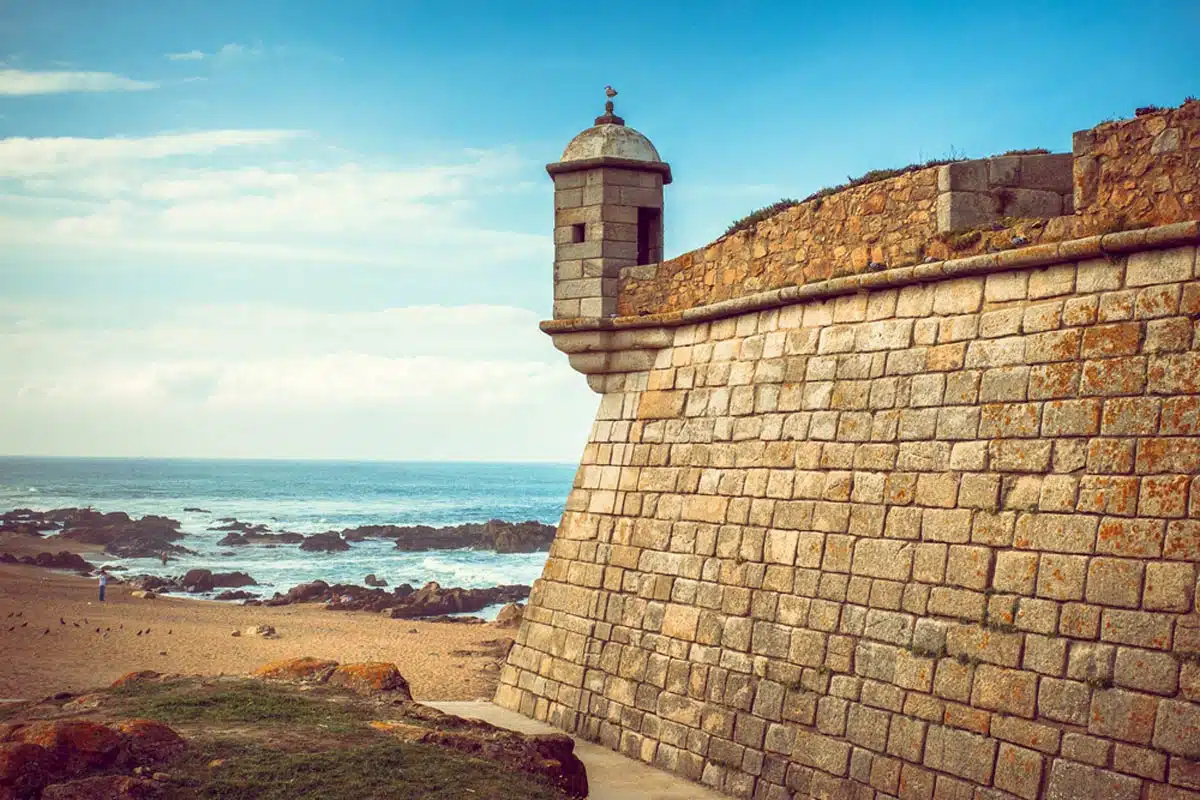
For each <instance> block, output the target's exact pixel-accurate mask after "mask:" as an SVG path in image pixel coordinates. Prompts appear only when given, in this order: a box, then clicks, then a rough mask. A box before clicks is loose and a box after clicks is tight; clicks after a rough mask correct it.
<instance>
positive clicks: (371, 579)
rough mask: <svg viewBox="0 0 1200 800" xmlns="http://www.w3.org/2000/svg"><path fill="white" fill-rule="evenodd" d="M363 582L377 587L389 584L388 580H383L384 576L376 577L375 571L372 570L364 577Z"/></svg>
mask: <svg viewBox="0 0 1200 800" xmlns="http://www.w3.org/2000/svg"><path fill="white" fill-rule="evenodd" d="M363 583H365V584H366V585H367V586H372V587H375V588H382V587H384V586H387V585H388V582H387V581H385V580H383V579H382V578H377V577H375V573H374V572H372V573H371V574H370V575H368V576H367V577H365V578H363Z"/></svg>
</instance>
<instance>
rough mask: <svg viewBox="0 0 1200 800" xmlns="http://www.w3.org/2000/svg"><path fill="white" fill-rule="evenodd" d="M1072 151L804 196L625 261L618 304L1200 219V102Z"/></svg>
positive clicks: (708, 296) (1111, 128) (659, 303)
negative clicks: (676, 246)
mask: <svg viewBox="0 0 1200 800" xmlns="http://www.w3.org/2000/svg"><path fill="white" fill-rule="evenodd" d="M1072 150H1073V153H1072V154H1065V155H1043V156H1008V157H997V158H991V159H980V160H976V161H964V162H958V163H955V164H949V165H946V166H943V167H931V168H928V169H924V170H919V171H916V172H910V173H906V174H903V175H898V176H896V177H894V178H889V179H886V180H883V181H877V182H875V183H869V184H866V185H863V186H858V187H855V188H852V189H848V190H846V191H842V192H839V193H837V194H835V195H832V196H829V197H824V198H820V199H818V200H812V201H809V202H805V203H801V204H800V205H797V206H794V207H792V208H791V209H788V210H787V211H785V212H784V213H782V214H779V215H778V216H775V217H772V218H770V219H768V220H765V221H764V222H761V223H759V224H758V225H757V226H756V227H755V228H754V229H752V230H748V231H743V232H739V233H736V234H733V235H731V236H727V237H722V238H721V239H719V240H718V241H716V242H714V243H713V244H710V245H708V246H706V247H701V248H699V249H697V250H693V251H692V252H690V253H685V254H683V255H681V256H678V257H676V258H673V259H670V260H668V261H664V262H662V263H661V264H651V265H642V266H637V267H628V268H626V269H625V270H623V271H622V274H621V285H620V289H619V297H618V299H617V302H618V305H619V313H620V314H621V315H623V316H638V315H645V314H660V313H665V312H672V311H679V310H682V309H686V308H692V307H695V306H701V305H706V304H709V303H713V302H717V301H721V300H727V299H730V298H734V297H740V296H744V295H747V294H751V293H754V292H761V291H765V290H769V289H775V288H779V287H782V286H792V285H803V284H806V283H815V282H817V281H824V280H827V279H829V278H832V277H841V276H845V275H853V274H862V273H865V272H868V271H869V270H870V265H871V264H872V262H874V263H876V264H882V265H885V266H887V267H889V268H896V267H906V266H911V265H914V264H920V263H923V262H924V261H925V260H926V259H932V260H944V259H948V258H961V257H966V256H971V255H977V254H980V253H986V252H993V251H996V250H1000V249H1007V248H1011V247H1012V246H1013V245H1012V244H1011V237H1012V235H1013V234H1014V233H1018V234H1020V235H1021V236H1023V237H1024V238H1026V239H1028V240H1029V241H1030V243H1032V244H1039V243H1042V242H1051V241H1065V240H1070V239H1079V238H1083V237H1086V236H1091V235H1096V234H1100V233H1108V232H1112V231H1118V230H1122V229H1124V228H1125V227H1126V226H1128V225H1133V224H1137V223H1141V224H1146V225H1157V224H1163V223H1169V222H1177V221H1179V220H1184V219H1198V218H1200V102H1192V103H1188V104H1186V105H1184V106H1182V107H1181V108H1178V109H1172V110H1167V111H1162V112H1159V113H1156V114H1148V115H1145V116H1142V117H1138V118H1136V119H1131V120H1122V121H1117V122H1109V123H1105V124H1103V125H1100V126H1098V127H1096V128H1093V129H1092V130H1090V131H1084V132H1081V133H1078V134H1076V135H1075V137H1074V141H1073V146H1072ZM1002 220H1003V224H999V223H1001V221H1002ZM992 223H997V224H996V225H993V224H992ZM993 227H997V228H999V230H992V228H993ZM975 230H979V234H973V231H975ZM962 233H972V234H973V235H967V236H964V235H961V234H962ZM955 234H959V235H955Z"/></svg>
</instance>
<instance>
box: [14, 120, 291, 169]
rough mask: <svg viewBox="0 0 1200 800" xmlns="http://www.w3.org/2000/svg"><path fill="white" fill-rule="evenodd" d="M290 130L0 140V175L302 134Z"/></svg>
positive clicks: (212, 149)
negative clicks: (104, 137)
mask: <svg viewBox="0 0 1200 800" xmlns="http://www.w3.org/2000/svg"><path fill="white" fill-rule="evenodd" d="M302 135H303V133H302V132H300V131H289V130H216V131H201V132H197V133H173V134H162V135H158V136H143V137H130V138H122V137H114V138H106V139H84V138H77V137H68V136H63V137H44V138H36V139H33V138H25V137H20V136H14V137H10V138H7V139H0V179H3V178H16V177H25V176H39V175H55V174H60V173H70V172H79V171H81V170H86V169H90V168H95V167H98V166H104V165H108V164H112V163H114V162H126V161H146V160H154V159H164V158H171V157H174V156H187V155H209V154H212V153H215V152H217V151H218V150H222V149H225V148H233V147H253V146H264V145H273V144H279V143H280V142H284V141H287V140H289V139H294V138H296V137H298V136H302Z"/></svg>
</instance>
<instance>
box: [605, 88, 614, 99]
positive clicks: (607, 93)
mask: <svg viewBox="0 0 1200 800" xmlns="http://www.w3.org/2000/svg"><path fill="white" fill-rule="evenodd" d="M604 96H605V97H607V98H608V99H609V100H612V99H613V98H614V97H616V96H617V90H616V89H614V88H613V87H611V86H605V87H604Z"/></svg>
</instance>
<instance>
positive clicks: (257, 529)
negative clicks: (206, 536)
mask: <svg viewBox="0 0 1200 800" xmlns="http://www.w3.org/2000/svg"><path fill="white" fill-rule="evenodd" d="M217 522H218V523H220V524H218V525H211V526H209V528H208V529H209V530H210V531H241V532H242V533H266V532H267V531H268V530H270V529H269V528H268V527H267V526H266V525H263V524H262V523H258V524H257V525H252V524H250V523H249V522H239V521H238V520H236V519H234V518H233V517H222V518H221V519H219V520H217Z"/></svg>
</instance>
